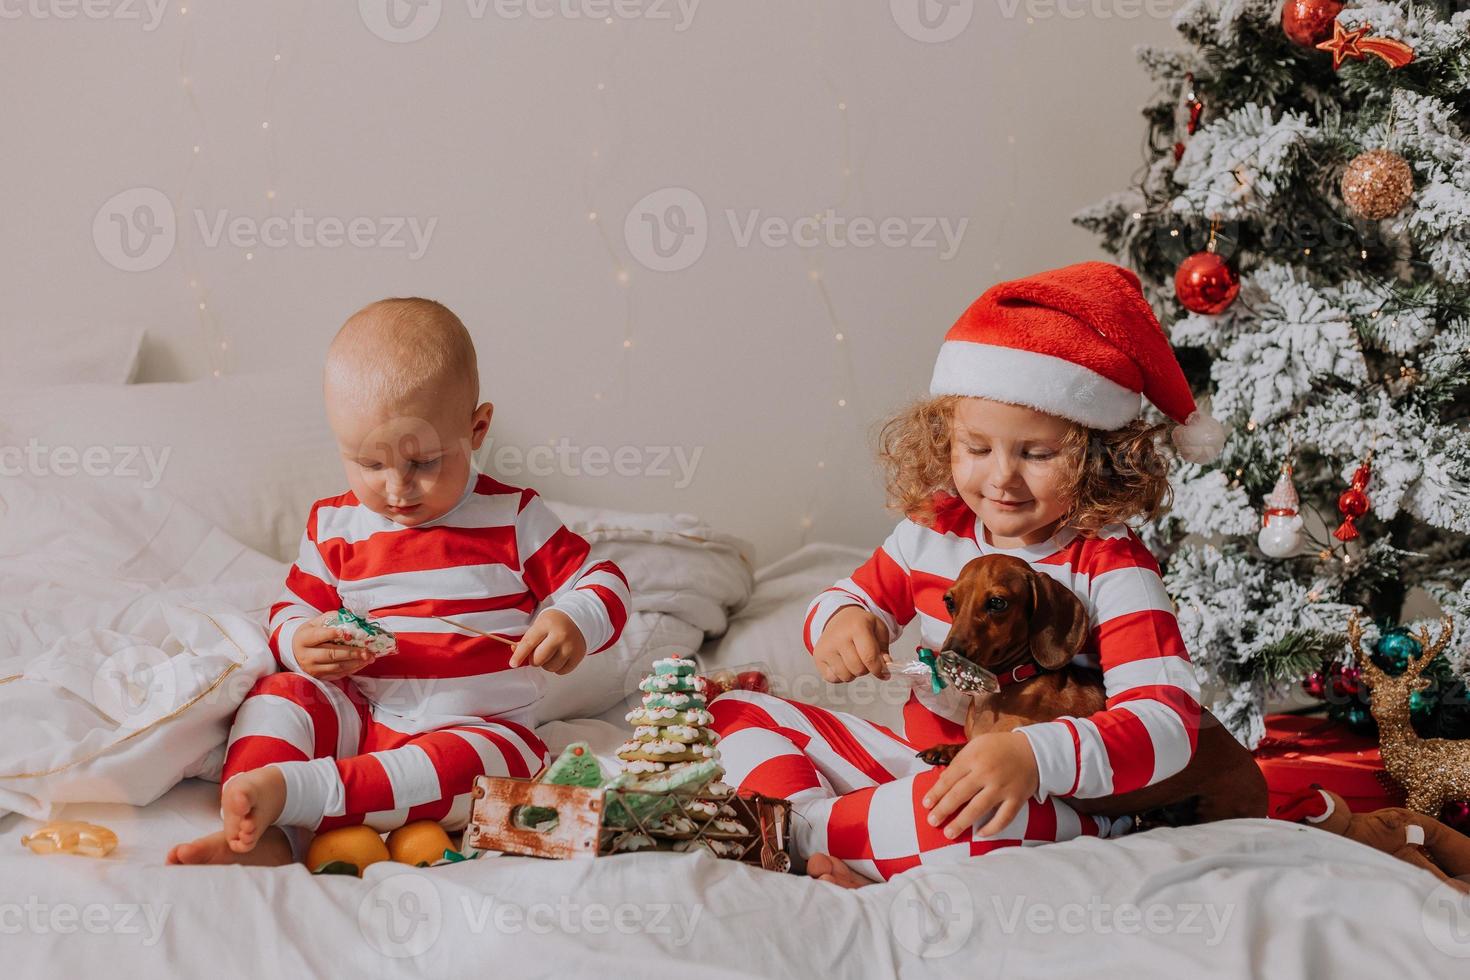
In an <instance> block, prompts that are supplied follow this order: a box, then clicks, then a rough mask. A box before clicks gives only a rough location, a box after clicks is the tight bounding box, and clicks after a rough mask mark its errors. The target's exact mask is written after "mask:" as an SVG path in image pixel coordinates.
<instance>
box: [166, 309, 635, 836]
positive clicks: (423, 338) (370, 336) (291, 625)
mask: <svg viewBox="0 0 1470 980" xmlns="http://www.w3.org/2000/svg"><path fill="white" fill-rule="evenodd" d="M324 387H325V397H326V408H327V419H328V422H329V423H330V425H331V428H332V432H333V434H334V435H335V437H336V439H337V443H338V447H339V449H340V450H341V454H342V465H343V468H344V469H345V470H346V474H347V483H348V486H349V487H350V488H351V489H350V490H348V491H347V492H346V493H343V494H341V495H340V496H336V497H329V498H327V499H325V500H320V501H317V503H316V504H315V505H313V506H312V508H311V513H310V516H309V517H308V518H307V522H306V532H305V534H304V535H303V537H302V542H301V553H300V556H299V557H298V558H297V559H296V562H295V564H294V565H292V567H291V570H290V572H289V573H288V574H287V577H286V588H285V592H284V594H283V595H282V597H281V599H280V601H279V602H277V603H276V604H275V605H274V606H273V607H272V608H271V613H270V624H269V630H270V646H271V650H272V652H274V653H275V655H276V659H277V661H278V662H279V665H280V667H281V672H279V673H275V674H272V675H270V676H268V677H264V678H262V679H261V680H260V681H259V682H258V683H257V684H256V685H255V686H254V688H252V689H251V691H250V693H249V695H247V697H246V698H245V701H244V702H243V703H242V704H241V705H240V709H239V711H238V712H237V713H236V715H235V720H234V724H233V726H232V727H231V730H230V738H229V748H228V751H227V754H226V757H225V763H224V771H223V774H222V776H221V781H222V786H221V788H220V812H221V817H222V819H223V823H224V827H223V829H222V830H219V831H217V832H215V833H213V834H208V835H206V836H204V837H201V838H199V839H198V840H195V841H191V842H189V843H184V844H179V845H177V846H176V847H174V848H173V849H172V850H171V851H170V852H169V855H168V862H169V863H170V864H225V863H247V864H285V863H288V862H290V861H291V860H292V859H293V855H294V856H299V855H300V854H301V853H302V851H303V845H304V844H305V843H306V840H307V839H309V837H310V832H311V831H318V832H319V831H323V830H328V829H331V828H334V827H342V826H348V825H353V824H367V825H368V826H371V827H373V828H374V829H376V830H379V831H384V830H390V829H392V828H395V827H399V826H402V825H403V824H405V823H408V822H410V821H414V820H423V819H432V820H438V821H439V822H440V823H442V824H443V825H444V826H445V827H447V828H450V829H457V828H459V827H462V826H464V824H465V823H466V822H467V820H468V816H469V801H470V790H471V787H472V784H473V782H474V778H475V777H476V776H478V775H480V774H482V773H483V774H488V775H512V776H530V775H533V774H534V773H535V772H536V770H537V769H539V768H540V767H541V765H542V764H543V763H544V762H545V760H546V758H547V751H546V746H545V745H543V744H542V743H541V741H540V739H538V738H537V737H536V736H535V735H534V734H533V732H532V729H533V727H534V726H535V724H536V723H537V718H536V715H535V707H536V703H537V701H538V700H539V699H540V694H541V689H542V683H543V678H544V676H545V674H544V672H551V673H556V674H565V673H568V672H570V671H571V670H573V669H575V668H576V667H577V665H578V664H579V663H581V661H582V659H583V658H584V657H585V656H586V655H587V654H588V653H596V652H598V651H600V650H603V649H606V648H607V647H609V646H611V645H612V644H613V643H615V642H616V641H617V639H618V636H619V635H620V634H621V632H622V628H623V623H624V622H625V620H626V618H627V611H628V608H629V603H630V597H629V593H628V584H627V581H626V579H625V578H624V577H623V573H622V572H621V571H620V570H619V569H618V567H617V566H616V565H614V564H613V563H612V562H609V561H596V560H593V559H591V558H589V556H588V552H589V546H588V544H587V542H586V541H585V540H583V539H582V538H581V537H579V536H578V535H576V534H574V533H572V532H571V531H569V530H568V529H567V528H566V527H564V526H562V524H561V522H560V521H559V520H558V519H557V518H556V516H555V515H554V514H553V513H552V512H551V510H550V509H549V508H548V507H547V506H546V504H545V503H543V502H542V501H541V499H540V498H539V497H538V496H537V495H536V492H535V491H534V490H521V489H517V488H515V487H509V486H506V485H505V484H503V483H499V482H497V481H496V480H494V479H492V478H490V477H489V476H485V475H483V474H480V473H478V472H476V470H475V467H474V462H473V459H472V454H473V453H474V451H475V450H476V449H478V448H479V447H480V445H481V443H482V442H484V439H485V435H486V432H487V431H488V430H489V427H490V418H491V415H492V413H493V410H494V407H493V406H492V405H491V404H490V403H489V402H484V403H481V402H480V400H479V371H478V368H477V366H476V360H475V348H474V344H473V342H472V341H471V339H470V335H469V332H468V331H467V330H466V329H465V327H464V324H463V323H461V322H460V320H459V318H458V317H456V316H455V315H454V314H453V313H452V312H450V311H449V310H448V309H447V308H445V307H444V306H442V305H440V304H439V303H435V302H432V301H430V300H424V299H387V300H382V301H380V302H377V303H373V304H372V305H370V306H367V307H365V308H364V309H362V310H360V311H358V312H357V313H355V314H353V316H352V317H351V318H350V319H349V320H348V321H347V322H346V324H344V325H343V327H342V329H341V330H340V331H339V332H338V333H337V336H336V338H335V339H334V340H333V341H332V344H331V347H330V349H329V350H328V352H327V362H326V373H325V386H324ZM343 606H346V607H347V608H349V609H352V610H355V611H360V612H362V613H364V614H366V615H371V616H372V617H373V618H374V619H376V620H377V621H378V622H379V623H380V624H381V625H382V626H383V627H384V628H385V629H387V630H389V631H390V632H392V633H394V634H396V636H397V649H396V651H395V652H393V653H391V655H388V654H383V655H379V654H375V653H373V652H371V651H369V650H367V649H365V648H362V647H359V646H355V645H350V644H349V643H348V642H347V641H348V639H349V635H350V634H349V633H348V632H346V631H344V629H343V628H342V627H340V626H337V625H334V624H333V621H334V620H335V617H336V612H337V610H338V609H339V608H341V607H343ZM288 831H289V833H288Z"/></svg>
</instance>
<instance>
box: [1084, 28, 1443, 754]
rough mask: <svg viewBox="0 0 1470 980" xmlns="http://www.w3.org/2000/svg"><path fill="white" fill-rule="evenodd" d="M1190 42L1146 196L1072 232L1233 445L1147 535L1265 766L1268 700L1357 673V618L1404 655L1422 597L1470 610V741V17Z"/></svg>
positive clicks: (1160, 79) (1201, 468)
mask: <svg viewBox="0 0 1470 980" xmlns="http://www.w3.org/2000/svg"><path fill="white" fill-rule="evenodd" d="M1175 27H1176V28H1177V29H1178V31H1179V32H1180V34H1181V35H1182V36H1183V38H1184V40H1185V41H1186V42H1188V43H1187V45H1186V46H1184V47H1180V48H1175V49H1168V50H1165V49H1154V48H1149V49H1145V50H1142V51H1141V52H1140V59H1141V61H1142V63H1143V65H1144V68H1145V70H1147V71H1148V72H1149V74H1150V75H1151V76H1152V77H1153V78H1154V79H1155V80H1156V81H1157V83H1158V85H1159V89H1158V94H1157V97H1156V99H1155V100H1154V101H1153V102H1152V103H1151V104H1150V105H1148V106H1147V107H1146V108H1145V110H1144V116H1145V118H1146V120H1147V128H1148V130H1149V134H1150V137H1149V140H1148V144H1147V164H1146V166H1145V168H1144V169H1143V171H1142V172H1141V175H1140V176H1139V177H1138V184H1137V186H1135V187H1134V188H1133V189H1131V190H1128V191H1126V192H1123V193H1120V194H1117V195H1115V196H1113V197H1111V198H1109V199H1108V200H1106V201H1103V202H1101V203H1100V204H1098V205H1096V206H1094V207H1093V208H1090V209H1089V210H1087V211H1085V212H1084V213H1082V214H1080V215H1079V216H1078V217H1077V219H1076V220H1077V221H1078V223H1079V224H1081V225H1083V226H1084V227H1086V228H1088V229H1090V230H1092V231H1094V232H1096V233H1098V234H1099V235H1100V236H1101V237H1102V239H1103V241H1104V244H1105V246H1106V247H1107V248H1108V249H1109V250H1110V251H1111V252H1113V253H1114V254H1115V255H1117V256H1118V257H1119V260H1120V261H1121V262H1123V263H1124V264H1125V265H1128V266H1131V267H1132V268H1133V269H1134V270H1136V271H1137V272H1138V273H1139V276H1140V277H1141V278H1142V280H1143V283H1144V287H1145V289H1146V290H1147V291H1148V294H1149V297H1150V299H1151V301H1152V302H1153V305H1154V308H1155V309H1156V310H1158V311H1159V313H1160V316H1161V318H1162V320H1163V322H1164V325H1165V329H1166V330H1167V331H1168V332H1169V335H1170V338H1171V340H1172V342H1173V344H1174V345H1175V348H1176V350H1177V352H1178V353H1179V356H1180V361H1181V363H1182V364H1183V365H1184V368H1185V373H1186V375H1187V376H1188V377H1189V378H1190V382H1191V384H1192V386H1193V387H1194V388H1195V391H1196V392H1197V393H1198V395H1199V396H1201V397H1202V398H1203V399H1204V400H1206V401H1208V402H1209V405H1208V408H1209V409H1210V411H1211V413H1212V414H1213V415H1214V416H1215V417H1216V418H1219V419H1220V420H1221V421H1222V422H1225V423H1226V425H1227V426H1228V427H1229V428H1230V437H1229V439H1228V441H1227V442H1226V445H1225V451H1224V454H1223V455H1222V456H1221V457H1220V458H1219V459H1217V460H1215V461H1214V462H1213V463H1210V464H1206V465H1199V464H1192V463H1181V464H1180V466H1179V468H1178V469H1177V470H1176V471H1174V474H1173V481H1172V482H1173V487H1174V498H1173V505H1172V508H1171V509H1170V510H1169V511H1168V513H1166V514H1165V515H1164V516H1162V517H1161V518H1159V519H1158V520H1157V521H1154V522H1152V523H1150V524H1148V525H1145V526H1144V527H1142V528H1139V533H1140V535H1141V536H1142V537H1143V539H1144V541H1145V542H1146V543H1147V544H1148V545H1149V547H1150V548H1151V549H1152V550H1153V552H1154V554H1155V555H1157V556H1158V558H1159V560H1160V563H1161V565H1162V566H1163V569H1164V572H1165V582H1166V585H1167V587H1168V589H1169V593H1170V595H1171V596H1173V598H1174V600H1175V603H1176V606H1177V609H1178V616H1179V622H1180V626H1181V628H1182V629H1183V631H1184V638H1185V641H1186V643H1187V645H1188V648H1189V650H1190V653H1191V656H1192V657H1193V658H1194V659H1195V661H1196V663H1198V664H1199V665H1200V666H1201V667H1202V668H1203V670H1204V672H1205V674H1206V675H1207V676H1208V677H1209V678H1210V680H1211V681H1212V682H1213V683H1212V684H1210V685H1208V686H1207V694H1209V695H1211V697H1212V700H1213V701H1214V705H1213V707H1214V709H1215V712H1216V714H1217V715H1219V717H1220V718H1221V719H1222V720H1223V721H1225V723H1226V724H1227V725H1229V726H1230V727H1231V728H1232V730H1233V731H1235V733H1236V734H1237V735H1238V736H1239V737H1241V739H1242V740H1243V741H1245V742H1246V744H1247V745H1250V746H1254V745H1255V744H1256V743H1257V742H1258V741H1259V739H1260V737H1261V735H1262V733H1263V731H1264V725H1263V717H1264V711H1265V704H1266V701H1267V699H1268V698H1270V697H1272V696H1274V695H1280V694H1283V693H1285V692H1286V691H1287V690H1288V689H1290V688H1291V687H1292V686H1293V685H1294V684H1296V683H1297V682H1299V681H1300V680H1301V679H1302V678H1303V677H1304V676H1305V675H1308V674H1309V673H1311V672H1312V671H1314V670H1318V669H1320V668H1321V667H1322V666H1323V662H1324V659H1326V660H1333V659H1337V660H1341V661H1342V662H1343V663H1346V662H1347V661H1346V645H1345V644H1344V642H1343V634H1344V631H1345V629H1346V624H1347V621H1348V618H1349V616H1350V614H1351V612H1352V611H1353V610H1354V609H1357V610H1360V611H1361V614H1362V616H1363V618H1364V619H1365V620H1372V621H1373V622H1374V623H1375V624H1377V627H1378V631H1379V632H1380V633H1381V634H1383V639H1384V640H1385V641H1388V640H1389V635H1388V631H1389V629H1390V628H1391V627H1393V626H1395V625H1398V624H1399V623H1400V621H1401V616H1402V615H1403V613H1404V604H1405V600H1406V598H1407V597H1408V596H1409V593H1410V591H1411V590H1413V589H1414V588H1415V587H1416V586H1417V587H1420V588H1422V589H1423V590H1424V592H1425V593H1427V594H1428V597H1429V598H1430V599H1432V600H1433V602H1431V603H1427V605H1428V606H1429V607H1430V608H1432V606H1433V605H1434V604H1435V603H1437V604H1438V605H1439V607H1440V609H1441V610H1442V611H1443V612H1444V613H1447V614H1450V615H1451V616H1453V617H1454V620H1455V626H1456V629H1455V633H1454V638H1453V640H1452V641H1451V643H1450V644H1449V646H1448V647H1447V648H1446V650H1445V654H1444V665H1443V667H1444V669H1443V670H1442V675H1443V677H1442V680H1444V682H1445V683H1444V685H1443V686H1442V687H1441V690H1440V692H1439V702H1440V704H1441V705H1442V707H1443V708H1444V712H1443V715H1442V717H1440V718H1439V719H1438V721H1440V722H1443V723H1444V724H1446V725H1448V724H1449V720H1448V719H1450V716H1451V715H1452V714H1453V713H1454V709H1456V708H1458V710H1459V711H1460V720H1461V722H1463V720H1464V717H1463V716H1464V709H1465V705H1464V701H1465V699H1464V696H1463V695H1464V685H1463V681H1464V679H1465V677H1466V676H1470V433H1467V424H1466V419H1467V416H1470V400H1467V384H1470V140H1467V134H1470V11H1466V10H1465V9H1463V5H1462V4H1451V3H1446V2H1444V0H1428V2H1417V3H1412V4H1411V3H1407V2H1404V3H1371V4H1367V5H1362V6H1349V7H1345V6H1344V5H1343V4H1342V3H1340V2H1338V0H1287V3H1286V6H1285V9H1284V10H1283V7H1282V4H1281V0H1192V2H1189V3H1187V4H1186V5H1185V6H1184V7H1183V8H1182V9H1180V10H1179V12H1178V13H1177V14H1176V16H1175ZM1202 407H1205V406H1202ZM1159 420H1160V421H1162V417H1159ZM1293 492H1294V495H1295V499H1294V496H1293ZM1294 512H1295V513H1294ZM1298 518H1299V519H1298ZM1419 599H1421V600H1422V597H1419ZM1396 635H1399V636H1400V638H1401V634H1396ZM1394 642H1398V641H1389V642H1388V646H1390V647H1392V646H1393V643H1394ZM1400 645H1401V643H1400ZM1388 652H1389V653H1395V651H1394V650H1389V651H1388ZM1397 652H1402V651H1397ZM1456 702H1458V704H1456ZM1429 727H1431V728H1432V727H1433V726H1432V725H1431V726H1429ZM1427 734H1434V732H1433V731H1431V732H1428V733H1427ZM1442 734H1449V733H1448V732H1443V733H1442ZM1465 734H1467V732H1464V731H1462V732H1461V733H1460V737H1463V736H1464V735H1465Z"/></svg>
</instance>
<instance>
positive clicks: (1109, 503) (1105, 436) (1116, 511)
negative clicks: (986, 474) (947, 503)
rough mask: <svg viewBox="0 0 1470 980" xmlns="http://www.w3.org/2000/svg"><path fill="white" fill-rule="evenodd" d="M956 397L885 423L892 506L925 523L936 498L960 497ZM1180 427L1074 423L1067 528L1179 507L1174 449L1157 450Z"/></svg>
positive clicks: (881, 449) (882, 442)
mask: <svg viewBox="0 0 1470 980" xmlns="http://www.w3.org/2000/svg"><path fill="white" fill-rule="evenodd" d="M958 400H959V398H958V396H954V395H945V396H941V397H939V398H929V399H925V400H923V401H919V402H915V403H914V404H912V405H910V406H908V407H907V408H905V409H904V410H903V411H902V412H900V413H898V414H897V415H895V416H893V417H892V418H890V419H889V420H888V421H887V422H885V423H884V424H883V426H882V428H881V430H880V432H879V436H878V459H879V460H880V461H881V462H882V464H883V468H884V470H885V474H886V480H887V490H888V506H889V507H891V508H893V509H894V510H897V511H899V512H901V513H903V514H904V515H905V516H907V517H909V518H911V519H912V520H914V521H917V522H918V523H920V524H929V523H931V522H932V521H933V520H934V516H935V500H934V496H935V494H938V493H947V494H954V493H957V491H956V489H955V485H954V478H953V476H952V472H951V469H950V465H951V464H950V449H951V439H950V433H951V428H952V421H953V418H954V408H955V404H956V403H957V402H958ZM1173 426H1174V423H1172V422H1165V423H1150V422H1148V421H1146V420H1144V419H1141V418H1140V419H1135V420H1134V421H1132V422H1129V423H1128V424H1127V425H1125V426H1123V427H1122V428H1119V429H1113V430H1105V429H1092V428H1088V427H1087V426H1084V425H1078V424H1076V423H1069V428H1068V432H1067V435H1066V436H1065V437H1064V438H1063V440H1062V446H1061V452H1060V455H1061V457H1062V461H1063V465H1065V466H1066V467H1067V470H1066V473H1065V475H1064V477H1063V483H1062V485H1063V488H1064V491H1063V497H1064V498H1065V499H1067V500H1068V501H1070V504H1069V507H1068V510H1067V514H1066V516H1065V517H1064V518H1063V524H1064V525H1070V526H1072V527H1075V528H1077V529H1078V530H1079V531H1080V532H1082V534H1083V536H1084V537H1094V536H1096V534H1097V532H1098V531H1099V530H1100V529H1101V528H1103V527H1104V526H1105V525H1108V524H1119V523H1125V522H1127V521H1128V520H1129V519H1130V518H1133V517H1136V516H1138V515H1140V514H1142V515H1143V517H1144V522H1147V521H1152V520H1154V519H1155V518H1157V517H1158V516H1159V515H1160V514H1162V513H1164V511H1166V510H1168V508H1169V506H1170V505H1171V504H1172V503H1173V490H1172V488H1171V487H1170V486H1169V467H1170V465H1171V460H1172V457H1173V454H1172V451H1170V450H1167V449H1164V448H1162V447H1161V446H1160V445H1159V442H1160V439H1161V437H1166V436H1167V435H1168V433H1169V430H1170V429H1171V428H1173Z"/></svg>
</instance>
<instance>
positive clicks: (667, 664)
mask: <svg viewBox="0 0 1470 980" xmlns="http://www.w3.org/2000/svg"><path fill="white" fill-rule="evenodd" d="M653 672H654V674H655V675H663V674H675V675H678V676H688V675H690V674H693V673H694V661H693V660H685V659H684V658H682V657H669V658H667V659H664V660H655V661H654V662H653Z"/></svg>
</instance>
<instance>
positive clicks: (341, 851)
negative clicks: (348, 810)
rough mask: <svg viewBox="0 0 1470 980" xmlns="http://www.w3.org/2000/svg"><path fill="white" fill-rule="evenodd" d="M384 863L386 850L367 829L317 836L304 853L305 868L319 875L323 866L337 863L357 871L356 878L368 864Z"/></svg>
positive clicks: (344, 829)
mask: <svg viewBox="0 0 1470 980" xmlns="http://www.w3.org/2000/svg"><path fill="white" fill-rule="evenodd" d="M386 860H388V847H387V845H385V844H384V843H383V838H381V837H379V836H378V832H377V831H376V830H374V829H373V828H371V827H365V826H363V825H361V824H358V825H357V826H355V827H338V828H337V829H336V830H328V831H326V832H324V833H320V834H317V835H316V836H315V837H313V838H312V840H311V844H310V846H308V847H307V849H306V866H307V868H309V869H310V870H312V871H314V872H315V871H320V870H321V869H322V868H323V867H324V866H326V865H328V864H333V863H336V862H338V861H341V862H342V863H344V864H350V865H352V866H353V867H354V868H356V869H357V874H358V877H361V876H362V871H363V869H364V868H366V867H367V866H368V865H370V864H377V863H378V862H379V861H386Z"/></svg>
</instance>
